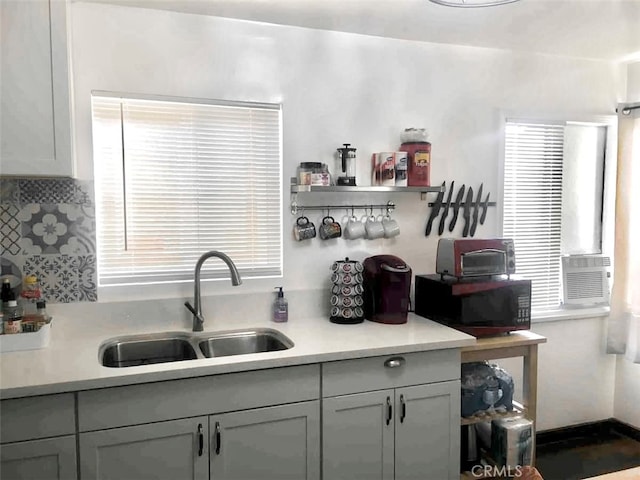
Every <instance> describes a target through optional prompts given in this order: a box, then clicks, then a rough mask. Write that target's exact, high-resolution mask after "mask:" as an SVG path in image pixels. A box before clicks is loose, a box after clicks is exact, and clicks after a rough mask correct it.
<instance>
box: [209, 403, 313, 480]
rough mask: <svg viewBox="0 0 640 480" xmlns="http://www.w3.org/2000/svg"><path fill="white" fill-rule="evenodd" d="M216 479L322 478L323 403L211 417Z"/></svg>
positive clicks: (258, 409) (212, 457)
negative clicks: (321, 424)
mask: <svg viewBox="0 0 640 480" xmlns="http://www.w3.org/2000/svg"><path fill="white" fill-rule="evenodd" d="M209 431H210V436H211V455H210V465H211V480H252V479H256V480H258V479H260V480H319V479H320V402H319V401H317V400H316V401H311V402H301V403H296V404H288V405H279V406H275V407H266V408H257V409H254V410H245V411H241V412H232V413H226V414H221V415H212V416H210V417H209Z"/></svg>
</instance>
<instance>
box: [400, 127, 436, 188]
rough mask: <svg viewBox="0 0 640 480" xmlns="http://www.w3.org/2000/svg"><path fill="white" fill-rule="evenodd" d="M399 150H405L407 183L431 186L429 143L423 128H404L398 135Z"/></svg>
mask: <svg viewBox="0 0 640 480" xmlns="http://www.w3.org/2000/svg"><path fill="white" fill-rule="evenodd" d="M400 139H401V140H402V145H400V151H402V152H407V185H408V186H410V187H429V186H431V177H430V172H431V144H430V143H429V142H428V141H427V132H426V131H425V129H424V128H406V129H405V130H404V132H402V134H401V135H400Z"/></svg>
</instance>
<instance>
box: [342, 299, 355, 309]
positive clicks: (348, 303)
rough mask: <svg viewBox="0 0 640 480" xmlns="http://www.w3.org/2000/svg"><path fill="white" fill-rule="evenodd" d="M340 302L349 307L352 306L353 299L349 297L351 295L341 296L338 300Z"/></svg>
mask: <svg viewBox="0 0 640 480" xmlns="http://www.w3.org/2000/svg"><path fill="white" fill-rule="evenodd" d="M340 303H341V304H342V306H343V307H351V306H353V303H354V302H353V300H352V299H351V297H342V300H341V302H340Z"/></svg>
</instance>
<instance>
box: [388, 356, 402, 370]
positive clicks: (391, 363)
mask: <svg viewBox="0 0 640 480" xmlns="http://www.w3.org/2000/svg"><path fill="white" fill-rule="evenodd" d="M405 363H406V360H405V359H404V357H391V358H390V359H389V360H387V361H386V362H384V366H385V367H387V368H398V367H401V366H402V365H404V364H405Z"/></svg>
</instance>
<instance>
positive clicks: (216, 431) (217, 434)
mask: <svg viewBox="0 0 640 480" xmlns="http://www.w3.org/2000/svg"><path fill="white" fill-rule="evenodd" d="M215 435H216V438H215V439H216V455H220V443H221V438H220V422H216V428H215Z"/></svg>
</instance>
